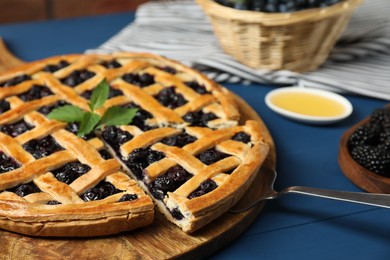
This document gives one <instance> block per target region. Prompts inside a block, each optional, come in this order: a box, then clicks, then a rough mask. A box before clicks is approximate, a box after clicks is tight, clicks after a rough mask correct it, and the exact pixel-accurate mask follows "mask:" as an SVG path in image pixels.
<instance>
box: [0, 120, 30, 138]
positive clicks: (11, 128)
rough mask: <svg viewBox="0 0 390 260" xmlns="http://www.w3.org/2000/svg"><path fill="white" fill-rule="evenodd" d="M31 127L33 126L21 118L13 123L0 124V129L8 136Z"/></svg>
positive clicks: (14, 135)
mask: <svg viewBox="0 0 390 260" xmlns="http://www.w3.org/2000/svg"><path fill="white" fill-rule="evenodd" d="M33 128H34V126H32V125H29V124H27V123H26V122H25V121H24V120H23V119H22V120H19V121H18V122H16V123H13V124H9V125H2V126H0V131H1V132H3V133H5V134H7V135H9V136H12V137H16V136H18V135H21V134H23V133H24V132H26V131H28V130H30V129H33Z"/></svg>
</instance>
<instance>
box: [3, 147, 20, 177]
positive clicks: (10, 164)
mask: <svg viewBox="0 0 390 260" xmlns="http://www.w3.org/2000/svg"><path fill="white" fill-rule="evenodd" d="M19 167H20V165H19V164H18V163H17V162H16V161H15V160H14V159H13V158H11V157H9V156H7V155H6V154H5V153H3V152H2V151H0V173H5V172H10V171H13V170H15V169H17V168H19Z"/></svg>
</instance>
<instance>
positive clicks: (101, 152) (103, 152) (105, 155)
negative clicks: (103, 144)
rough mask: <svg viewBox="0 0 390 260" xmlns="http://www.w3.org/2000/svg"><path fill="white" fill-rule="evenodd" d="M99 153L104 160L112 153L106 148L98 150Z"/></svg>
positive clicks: (109, 157)
mask: <svg viewBox="0 0 390 260" xmlns="http://www.w3.org/2000/svg"><path fill="white" fill-rule="evenodd" d="M99 154H100V155H101V156H102V158H103V159H104V160H108V159H112V155H111V154H110V153H109V152H108V151H107V150H106V149H103V150H100V151H99Z"/></svg>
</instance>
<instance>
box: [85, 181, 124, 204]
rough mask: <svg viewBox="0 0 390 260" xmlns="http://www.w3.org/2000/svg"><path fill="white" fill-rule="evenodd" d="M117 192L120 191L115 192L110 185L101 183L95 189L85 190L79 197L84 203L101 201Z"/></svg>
mask: <svg viewBox="0 0 390 260" xmlns="http://www.w3.org/2000/svg"><path fill="white" fill-rule="evenodd" d="M118 192H120V191H119V190H117V189H116V188H115V187H114V185H112V184H111V183H109V182H105V181H101V182H99V183H98V184H97V185H96V187H94V188H91V189H89V190H87V191H86V192H85V193H84V194H82V195H81V196H80V197H81V198H82V199H83V200H84V201H92V200H101V199H104V198H106V197H108V196H111V195H113V194H115V193H118Z"/></svg>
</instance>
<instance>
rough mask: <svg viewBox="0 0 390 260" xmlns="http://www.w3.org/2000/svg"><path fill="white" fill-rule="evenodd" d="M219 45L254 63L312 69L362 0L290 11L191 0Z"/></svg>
mask: <svg viewBox="0 0 390 260" xmlns="http://www.w3.org/2000/svg"><path fill="white" fill-rule="evenodd" d="M196 1H197V3H198V4H199V5H200V6H201V7H202V9H203V11H204V12H205V13H206V14H207V15H208V16H209V18H210V20H211V23H212V25H213V28H214V31H215V34H216V35H217V37H218V39H219V41H220V43H221V45H222V48H223V49H224V51H225V52H226V53H228V54H230V55H231V56H233V57H234V58H235V59H236V60H238V61H239V62H241V63H243V64H245V65H247V66H249V67H252V68H256V69H271V70H280V69H286V70H292V71H297V72H305V71H312V70H315V69H317V68H318V66H320V65H321V64H322V63H323V62H324V61H325V60H326V58H327V57H328V55H329V53H330V51H331V50H332V48H333V46H334V45H335V43H336V41H337V39H338V38H339V37H340V34H341V33H342V32H343V30H344V29H345V27H346V25H347V24H348V22H349V20H350V18H351V16H352V13H353V12H354V10H355V9H356V7H357V6H358V5H359V4H361V2H362V0H345V1H343V2H340V3H338V4H335V5H332V6H329V7H326V8H316V9H308V10H304V11H299V12H295V13H276V14H270V13H262V12H255V11H242V10H235V9H233V8H229V7H225V6H222V5H220V4H218V3H216V2H214V1H213V0H196Z"/></svg>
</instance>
